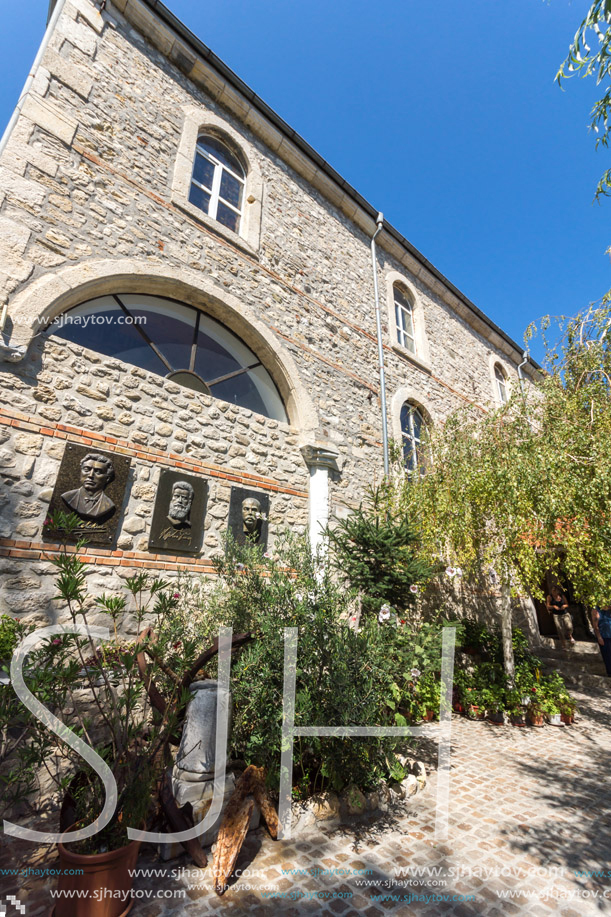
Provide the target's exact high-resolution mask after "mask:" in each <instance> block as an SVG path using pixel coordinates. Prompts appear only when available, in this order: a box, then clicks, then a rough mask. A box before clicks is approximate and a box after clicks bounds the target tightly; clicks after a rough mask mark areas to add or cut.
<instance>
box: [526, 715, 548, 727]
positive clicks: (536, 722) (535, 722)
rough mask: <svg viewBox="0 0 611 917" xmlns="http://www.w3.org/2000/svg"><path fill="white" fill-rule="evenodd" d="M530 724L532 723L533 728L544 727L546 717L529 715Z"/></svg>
mask: <svg viewBox="0 0 611 917" xmlns="http://www.w3.org/2000/svg"><path fill="white" fill-rule="evenodd" d="M528 722H529V723H530V725H531V726H544V725H545V717H544V716H543V714H542V713H529V714H528Z"/></svg>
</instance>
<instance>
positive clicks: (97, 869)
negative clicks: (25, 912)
mask: <svg viewBox="0 0 611 917" xmlns="http://www.w3.org/2000/svg"><path fill="white" fill-rule="evenodd" d="M69 830H72V829H69ZM57 850H58V853H59V862H60V868H61V873H60V876H59V881H58V884H57V888H58V891H67V892H70V891H72V890H74V891H86V892H88V895H87V896H84V895H83V896H82V897H77V895H74V897H68V896H65V897H64V896H62V897H57V898H56V899H55V907H54V908H53V910H52V911H51V915H52V917H125V915H126V914H127V913H129V911H130V910H131V907H132V904H133V903H134V899H133V898H132V896H131V894H129V892H131V888H132V885H133V882H134V880H133V876H131V875H130V870H132V871H133V870H134V869H135V867H136V863H137V861H138V853H139V852H140V841H132V842H131V843H130V844H127V846H126V847H119V849H118V850H110V851H109V852H108V853H94V854H81V853H73V852H72V851H71V850H70V849H68V848H67V847H65V846H64V845H63V844H61V843H60V844H58V845H57ZM76 869H82V870H83V872H82V875H66V872H67V871H69V870H76ZM111 892H121V893H122V894H121V895H120V896H119V895H117V897H114V895H112V894H111ZM94 895H95V897H94Z"/></svg>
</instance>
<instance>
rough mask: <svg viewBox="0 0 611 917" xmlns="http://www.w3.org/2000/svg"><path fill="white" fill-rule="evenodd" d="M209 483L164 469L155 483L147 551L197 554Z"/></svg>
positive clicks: (201, 535)
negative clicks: (155, 488)
mask: <svg viewBox="0 0 611 917" xmlns="http://www.w3.org/2000/svg"><path fill="white" fill-rule="evenodd" d="M207 494H208V482H207V481H206V479H205V478H201V477H196V476H195V475H192V474H183V472H182V471H172V470H170V469H169V468H163V469H162V470H161V474H160V476H159V484H158V485H157V495H156V497H155V508H154V510H153V521H152V523H151V534H150V537H149V551H171V552H172V554H197V553H198V552H199V550H200V549H201V545H202V537H203V534H204V517H205V515H206V498H207Z"/></svg>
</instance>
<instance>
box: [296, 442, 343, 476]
mask: <svg viewBox="0 0 611 917" xmlns="http://www.w3.org/2000/svg"><path fill="white" fill-rule="evenodd" d="M300 452H301V454H302V455H303V458H304V461H305V463H306V465H307V466H308V468H326V469H328V470H329V471H339V464H338V459H339V452H338V451H337V449H334V448H333V446H330V445H327V444H323V443H316V444H314V443H311V444H310V443H309V444H306V445H305V446H301V448H300Z"/></svg>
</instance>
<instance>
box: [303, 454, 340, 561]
mask: <svg viewBox="0 0 611 917" xmlns="http://www.w3.org/2000/svg"><path fill="white" fill-rule="evenodd" d="M301 454H302V455H303V457H304V459H305V462H306V465H307V466H308V468H309V470H310V494H309V514H308V515H309V518H308V527H309V532H310V546H311V548H312V553H313V554H316V552H317V551H318V550H319V549H321V550H322V551H323V552H324V550H325V539H324V538H323V534H322V532H323V529H324V528H325V527H326V525H327V523H328V521H329V472H330V471H339V467H338V464H337V459H338V457H339V452H337V451H336V450H335V449H332V448H329V447H328V446H309V445H308V446H302V447H301Z"/></svg>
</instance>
